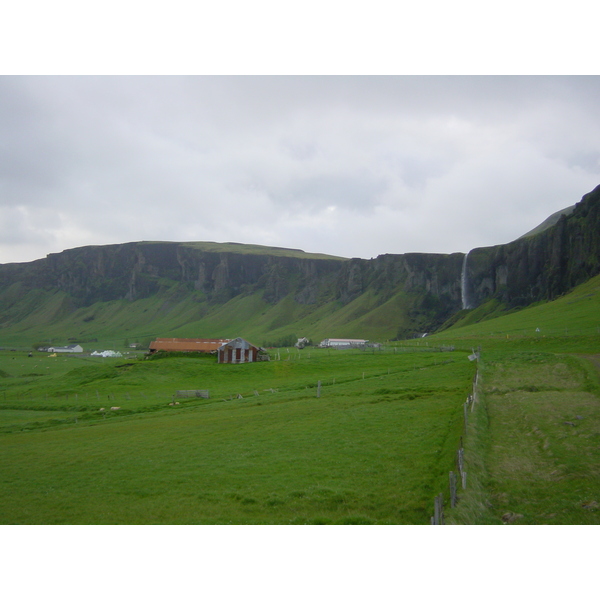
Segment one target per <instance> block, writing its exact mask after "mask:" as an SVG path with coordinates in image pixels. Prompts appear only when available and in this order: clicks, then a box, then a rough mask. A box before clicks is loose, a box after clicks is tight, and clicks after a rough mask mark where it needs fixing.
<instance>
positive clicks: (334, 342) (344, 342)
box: [319, 338, 369, 348]
mask: <svg viewBox="0 0 600 600" xmlns="http://www.w3.org/2000/svg"><path fill="white" fill-rule="evenodd" d="M368 341H369V340H353V339H347V338H327V339H326V340H323V341H322V342H321V343H320V344H319V347H321V348H364V346H365V344H366V343H367V342H368Z"/></svg>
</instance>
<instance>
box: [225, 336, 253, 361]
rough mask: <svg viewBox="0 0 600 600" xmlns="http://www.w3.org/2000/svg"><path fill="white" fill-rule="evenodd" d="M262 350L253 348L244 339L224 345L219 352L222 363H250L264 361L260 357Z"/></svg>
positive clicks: (237, 339) (230, 341) (236, 339)
mask: <svg viewBox="0 0 600 600" xmlns="http://www.w3.org/2000/svg"><path fill="white" fill-rule="evenodd" d="M259 352H260V348H258V347H256V346H253V345H252V344H251V343H250V342H247V341H246V340H244V339H242V338H235V339H234V340H229V341H228V342H226V343H225V344H223V345H222V346H221V347H220V348H219V350H218V351H217V356H218V362H220V363H233V364H239V363H248V362H256V361H257V360H262V359H261V358H260V357H259Z"/></svg>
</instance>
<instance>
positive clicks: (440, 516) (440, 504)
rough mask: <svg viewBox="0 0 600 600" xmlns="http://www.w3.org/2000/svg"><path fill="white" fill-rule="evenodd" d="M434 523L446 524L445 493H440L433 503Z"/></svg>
mask: <svg viewBox="0 0 600 600" xmlns="http://www.w3.org/2000/svg"><path fill="white" fill-rule="evenodd" d="M433 507H434V512H433V524H434V525H443V524H444V494H438V495H437V496H436V497H435V501H434V504H433Z"/></svg>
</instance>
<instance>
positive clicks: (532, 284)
mask: <svg viewBox="0 0 600 600" xmlns="http://www.w3.org/2000/svg"><path fill="white" fill-rule="evenodd" d="M598 273H600V186H598V187H597V188H596V189H594V190H593V191H592V192H590V193H589V194H586V195H585V196H584V197H583V198H582V199H581V201H580V202H579V203H577V204H576V205H575V208H574V209H573V211H572V212H571V213H570V214H569V215H563V216H561V218H560V219H559V221H558V222H557V223H556V224H555V225H554V226H552V227H550V228H548V229H546V230H544V231H542V232H541V233H538V234H536V235H533V236H530V237H526V238H520V239H518V240H516V241H514V242H512V243H510V244H504V245H501V246H493V247H489V248H476V249H474V250H472V251H471V252H470V253H469V255H468V258H467V283H468V295H469V299H470V304H471V305H472V306H477V305H479V304H481V303H483V302H485V301H486V300H488V299H490V298H492V297H495V298H498V299H500V300H501V301H502V302H504V303H505V304H507V305H508V306H510V307H515V306H526V305H528V304H531V303H532V302H537V301H540V300H552V299H553V298H556V297H558V296H560V295H561V294H564V293H565V292H567V291H569V290H570V289H572V288H573V287H575V286H576V285H579V284H580V283H583V282H585V281H587V280H588V279H590V278H591V277H594V276H595V275H598Z"/></svg>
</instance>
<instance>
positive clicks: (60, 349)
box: [47, 344, 83, 352]
mask: <svg viewBox="0 0 600 600" xmlns="http://www.w3.org/2000/svg"><path fill="white" fill-rule="evenodd" d="M47 351H48V352H83V348H82V347H81V346H80V345H79V344H69V345H68V346H50V348H47Z"/></svg>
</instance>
